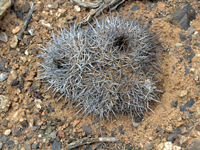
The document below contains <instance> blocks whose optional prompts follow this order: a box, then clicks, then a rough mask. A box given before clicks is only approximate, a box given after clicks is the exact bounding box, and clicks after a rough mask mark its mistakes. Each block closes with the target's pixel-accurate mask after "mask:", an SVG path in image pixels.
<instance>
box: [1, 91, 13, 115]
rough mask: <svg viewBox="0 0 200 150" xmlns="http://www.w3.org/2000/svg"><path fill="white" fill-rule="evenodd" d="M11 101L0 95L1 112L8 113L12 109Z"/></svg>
mask: <svg viewBox="0 0 200 150" xmlns="http://www.w3.org/2000/svg"><path fill="white" fill-rule="evenodd" d="M10 105H11V101H10V99H8V97H6V96H3V95H0V112H7V111H8V110H9V108H10Z"/></svg>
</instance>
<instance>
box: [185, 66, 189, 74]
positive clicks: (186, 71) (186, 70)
mask: <svg viewBox="0 0 200 150" xmlns="http://www.w3.org/2000/svg"><path fill="white" fill-rule="evenodd" d="M184 69H185V75H187V74H190V70H189V69H188V68H187V66H185V67H184Z"/></svg>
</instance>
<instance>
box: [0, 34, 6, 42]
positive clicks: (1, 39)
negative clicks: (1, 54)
mask: <svg viewBox="0 0 200 150" xmlns="http://www.w3.org/2000/svg"><path fill="white" fill-rule="evenodd" d="M0 41H3V42H5V43H6V42H8V36H7V34H6V33H5V32H0Z"/></svg>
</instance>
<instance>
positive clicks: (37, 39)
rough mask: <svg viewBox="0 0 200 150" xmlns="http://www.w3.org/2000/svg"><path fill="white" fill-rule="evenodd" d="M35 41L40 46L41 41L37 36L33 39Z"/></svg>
mask: <svg viewBox="0 0 200 150" xmlns="http://www.w3.org/2000/svg"><path fill="white" fill-rule="evenodd" d="M35 41H36V43H37V44H42V39H41V38H40V37H39V36H37V37H36V38H35Z"/></svg>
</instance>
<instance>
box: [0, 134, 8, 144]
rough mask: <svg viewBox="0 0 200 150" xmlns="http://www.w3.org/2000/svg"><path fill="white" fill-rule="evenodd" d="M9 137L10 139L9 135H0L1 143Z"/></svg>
mask: <svg viewBox="0 0 200 150" xmlns="http://www.w3.org/2000/svg"><path fill="white" fill-rule="evenodd" d="M9 139H10V136H5V135H3V136H0V142H2V143H5V142H6V141H7V140H9Z"/></svg>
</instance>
